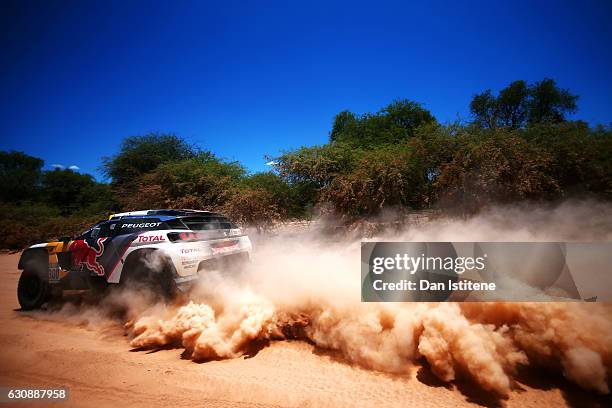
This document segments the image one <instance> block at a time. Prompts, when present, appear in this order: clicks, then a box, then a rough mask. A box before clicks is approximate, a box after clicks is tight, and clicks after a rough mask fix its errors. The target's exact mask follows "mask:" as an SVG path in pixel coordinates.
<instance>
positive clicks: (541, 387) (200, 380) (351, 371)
mask: <svg viewBox="0 0 612 408" xmlns="http://www.w3.org/2000/svg"><path fill="white" fill-rule="evenodd" d="M17 261H18V254H3V255H0V277H1V279H0V327H1V328H2V329H1V330H0V386H14V387H68V388H69V389H70V403H69V404H68V405H66V404H65V403H57V404H49V403H41V404H38V405H36V404H28V403H21V404H19V405H18V406H23V407H25V406H50V405H58V406H77V407H106V406H114V407H117V406H121V407H126V406H135V407H140V406H142V407H166V406H204V407H362V406H363V407H370V406H372V407H373V406H377V407H380V406H384V407H392V406H401V407H436V408H441V407H463V406H496V405H501V406H506V407H541V406H555V407H557V406H611V400H610V397H600V396H597V395H595V394H593V393H589V392H586V391H582V390H580V389H579V388H577V387H576V386H574V385H572V384H570V383H569V382H567V381H566V380H564V379H563V378H562V377H561V376H559V375H555V374H550V373H547V372H524V373H522V374H520V375H519V377H518V378H519V381H518V382H517V384H516V386H515V389H514V390H513V391H512V393H511V394H510V396H509V397H508V398H507V399H498V398H496V397H495V396H493V395H491V394H488V393H486V392H484V391H482V390H480V389H479V388H478V387H476V386H474V385H473V384H470V383H453V384H450V385H449V384H443V383H441V382H440V381H439V380H436V379H435V377H434V376H433V375H432V374H431V371H430V370H429V368H428V367H427V366H426V365H421V366H419V365H417V366H415V367H414V369H413V370H412V372H411V373H409V374H408V375H402V376H394V375H389V374H384V373H379V372H375V371H369V370H365V369H363V368H359V367H355V366H353V365H351V364H349V363H347V362H346V361H344V360H343V359H342V358H341V357H339V356H337V355H335V354H333V353H330V352H328V351H326V350H322V349H319V348H316V347H314V346H313V345H311V344H309V343H306V342H303V341H278V342H272V343H270V344H262V345H261V348H259V349H254V350H253V351H252V352H251V353H250V354H249V355H248V356H247V357H241V358H236V359H229V360H220V361H209V362H206V363H195V362H193V361H191V360H190V359H188V358H182V356H181V354H182V353H183V349H172V348H170V349H162V350H153V351H151V350H149V351H140V350H132V349H131V347H130V346H129V341H128V338H127V337H126V336H125V333H124V329H123V327H122V325H121V323H120V322H117V323H116V324H114V325H112V324H111V325H105V326H103V327H92V326H86V325H82V324H81V325H79V324H76V323H74V322H73V321H62V320H57V319H55V320H46V319H44V313H42V315H41V314H39V315H36V314H34V315H33V314H31V313H27V312H22V311H19V310H18V309H19V304H18V302H17V296H16V287H17V281H18V278H19V273H20V272H19V271H18V270H17V267H16V265H17ZM41 316H42V317H41Z"/></svg>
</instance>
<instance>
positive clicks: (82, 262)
mask: <svg viewBox="0 0 612 408" xmlns="http://www.w3.org/2000/svg"><path fill="white" fill-rule="evenodd" d="M106 240H107V238H98V239H97V240H96V241H94V243H93V245H89V244H88V243H87V241H85V240H78V241H75V242H73V243H72V245H70V251H72V253H73V261H74V264H75V265H76V266H78V267H84V268H87V269H89V270H90V271H92V272H94V273H95V274H96V275H98V276H104V267H103V266H102V264H100V263H99V262H98V258H99V257H100V256H101V255H102V254H103V253H104V243H105V241H106Z"/></svg>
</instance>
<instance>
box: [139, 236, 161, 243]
mask: <svg viewBox="0 0 612 408" xmlns="http://www.w3.org/2000/svg"><path fill="white" fill-rule="evenodd" d="M165 240H166V239H165V238H164V236H163V235H139V236H138V242H156V241H165Z"/></svg>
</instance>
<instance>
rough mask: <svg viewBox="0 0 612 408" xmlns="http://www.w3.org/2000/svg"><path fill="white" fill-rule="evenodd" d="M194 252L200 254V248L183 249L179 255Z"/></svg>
mask: <svg viewBox="0 0 612 408" xmlns="http://www.w3.org/2000/svg"><path fill="white" fill-rule="evenodd" d="M194 252H202V248H183V249H181V254H192V253H194Z"/></svg>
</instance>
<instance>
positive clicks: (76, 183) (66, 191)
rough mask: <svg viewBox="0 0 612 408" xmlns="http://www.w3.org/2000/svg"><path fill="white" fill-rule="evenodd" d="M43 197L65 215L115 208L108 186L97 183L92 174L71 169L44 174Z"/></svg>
mask: <svg viewBox="0 0 612 408" xmlns="http://www.w3.org/2000/svg"><path fill="white" fill-rule="evenodd" d="M42 196H43V198H44V201H45V203H47V204H49V205H51V206H54V207H56V208H59V209H60V210H61V212H62V213H63V214H69V213H71V212H74V211H79V212H87V210H88V209H90V210H91V209H92V208H95V210H98V211H100V210H109V209H110V207H113V200H112V198H111V191H110V188H109V186H108V185H106V184H102V183H98V182H96V180H95V179H94V178H93V177H92V176H91V175H90V174H81V173H77V172H75V171H72V170H69V169H64V170H59V169H56V170H52V171H47V172H44V174H43V179H42ZM90 207H91V208H90Z"/></svg>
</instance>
